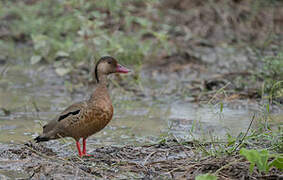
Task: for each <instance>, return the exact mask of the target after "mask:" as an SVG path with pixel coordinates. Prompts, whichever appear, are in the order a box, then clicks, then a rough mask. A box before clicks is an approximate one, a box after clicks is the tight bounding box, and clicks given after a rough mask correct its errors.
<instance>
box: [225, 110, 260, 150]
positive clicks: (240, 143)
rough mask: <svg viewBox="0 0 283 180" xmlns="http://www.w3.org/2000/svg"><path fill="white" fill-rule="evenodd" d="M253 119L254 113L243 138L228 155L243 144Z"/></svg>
mask: <svg viewBox="0 0 283 180" xmlns="http://www.w3.org/2000/svg"><path fill="white" fill-rule="evenodd" d="M254 119H255V113H254V115H253V117H252V120H251V122H250V124H249V127H248V129H247V131H246V133H245V135H244V136H243V138H242V139H241V140H240V141H239V144H238V145H237V146H236V147H235V148H234V149H233V150H232V151H231V152H230V154H232V153H233V152H235V151H236V150H237V149H238V147H239V146H240V145H242V144H243V141H244V139H245V138H246V136H247V135H248V132H249V131H250V129H251V126H252V123H253V121H254Z"/></svg>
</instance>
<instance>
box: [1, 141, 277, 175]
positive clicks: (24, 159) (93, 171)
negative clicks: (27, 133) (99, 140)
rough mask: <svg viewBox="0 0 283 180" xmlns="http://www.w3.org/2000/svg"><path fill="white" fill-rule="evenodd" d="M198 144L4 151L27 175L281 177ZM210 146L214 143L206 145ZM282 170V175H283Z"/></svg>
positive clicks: (32, 147) (29, 146)
mask: <svg viewBox="0 0 283 180" xmlns="http://www.w3.org/2000/svg"><path fill="white" fill-rule="evenodd" d="M198 146H200V144H199V143H198V142H187V143H182V144H180V143H178V142H176V141H174V140H172V141H167V142H166V143H159V144H150V145H143V146H133V145H129V146H123V147H115V146H105V147H100V148H96V149H95V150H94V151H93V152H91V153H90V154H92V155H93V157H84V158H78V157H77V156H72V157H58V156H56V152H53V151H52V150H51V149H49V148H47V147H45V146H44V145H38V144H32V143H27V144H26V145H19V146H18V147H17V148H12V149H11V148H7V149H6V150H2V152H1V159H2V160H1V161H3V162H4V161H5V160H3V159H7V161H9V163H8V164H7V167H10V168H12V169H17V170H22V171H24V172H25V176H26V178H27V179H68V178H72V179H74V177H75V178H76V179H93V178H103V179H112V178H115V179H128V178H133V179H194V178H195V176H196V175H198V174H204V173H216V174H217V175H218V177H219V179H281V178H282V172H280V171H279V170H276V169H271V170H270V172H269V173H267V174H265V173H259V172H258V171H257V170H255V171H254V172H253V173H252V174H250V173H249V162H247V161H246V160H244V159H243V157H240V156H238V155H231V156H226V157H209V156H207V157H206V156H203V155H202V154H201V152H198V151H197V147H198ZM202 146H203V147H209V146H210V145H208V144H207V145H202ZM280 174H281V175H280Z"/></svg>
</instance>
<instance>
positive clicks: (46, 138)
mask: <svg viewBox="0 0 283 180" xmlns="http://www.w3.org/2000/svg"><path fill="white" fill-rule="evenodd" d="M34 140H35V142H36V143H39V142H42V141H49V140H50V138H48V137H44V136H37V137H36V138H34Z"/></svg>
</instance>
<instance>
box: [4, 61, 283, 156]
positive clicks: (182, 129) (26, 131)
mask: <svg viewBox="0 0 283 180" xmlns="http://www.w3.org/2000/svg"><path fill="white" fill-rule="evenodd" d="M66 84H67V83H66V81H64V79H63V78H61V77H59V76H57V75H56V74H54V73H53V71H52V70H50V68H49V69H48V68H45V69H44V68H42V67H32V68H31V67H28V66H27V67H24V66H21V67H19V66H12V67H10V68H9V69H8V71H7V72H6V73H5V74H4V76H3V77H2V78H1V80H0V107H1V108H5V109H7V110H9V111H11V114H10V115H5V114H4V112H1V114H0V143H2V144H6V143H22V142H25V141H28V140H30V139H32V138H34V137H36V136H37V135H38V133H40V132H41V127H42V125H43V124H45V123H46V122H48V121H49V120H51V119H52V118H54V116H55V115H56V114H57V113H58V112H60V111H62V110H63V109H64V108H65V107H66V106H67V105H69V104H70V103H72V102H76V101H79V100H81V99H84V98H86V97H87V94H89V92H88V93H87V88H84V87H82V92H77V93H76V92H75V93H71V92H70V91H68V85H66ZM121 96H127V95H126V94H124V95H121V94H119V96H118V95H117V94H113V93H112V99H113V104H114V107H115V116H114V118H113V120H112V122H111V123H110V124H109V125H108V126H107V128H105V129H104V130H103V131H101V132H99V133H97V134H96V135H93V136H92V137H90V138H89V144H90V146H91V147H95V146H103V145H110V144H111V145H123V144H128V143H145V142H151V141H155V140H157V139H160V138H162V137H163V136H168V134H169V135H172V136H174V137H175V138H178V139H179V138H180V139H187V140H189V139H192V138H202V137H204V138H205V137H207V136H208V135H210V134H213V135H214V136H218V137H220V138H223V137H225V134H226V133H229V134H232V135H236V134H237V133H239V132H243V131H245V130H246V129H247V127H248V124H249V122H250V119H251V116H252V114H253V113H254V111H253V110H251V109H247V108H229V107H228V106H227V107H226V106H224V108H223V110H222V111H221V112H220V107H219V106H217V105H216V106H213V105H202V106H200V105H196V104H190V103H186V102H182V101H180V100H179V101H172V102H170V100H169V101H166V102H167V103H166V102H160V101H154V100H123V98H121ZM118 97H119V98H118ZM145 99H147V98H145ZM275 116H279V117H282V114H281V115H280V114H279V115H275ZM275 119H276V118H275ZM48 143H49V144H50V145H51V147H52V146H53V147H54V148H56V149H57V151H59V152H61V153H62V155H63V154H65V155H68V153H72V152H73V149H74V146H73V140H71V139H65V140H59V141H53V142H48ZM57 145H58V146H57ZM65 146H67V147H69V151H64V147H65ZM62 147H63V148H62Z"/></svg>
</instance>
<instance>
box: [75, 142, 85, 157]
mask: <svg viewBox="0 0 283 180" xmlns="http://www.w3.org/2000/svg"><path fill="white" fill-rule="evenodd" d="M76 144H77V149H78V153H79V156H80V157H82V156H83V153H82V151H81V145H80V142H79V141H76Z"/></svg>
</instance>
